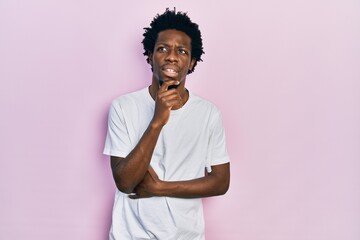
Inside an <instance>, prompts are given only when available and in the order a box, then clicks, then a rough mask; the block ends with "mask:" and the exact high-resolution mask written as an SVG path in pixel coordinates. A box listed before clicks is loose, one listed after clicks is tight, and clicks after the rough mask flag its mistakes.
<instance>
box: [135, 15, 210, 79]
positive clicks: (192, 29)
mask: <svg viewBox="0 0 360 240" xmlns="http://www.w3.org/2000/svg"><path fill="white" fill-rule="evenodd" d="M144 29H145V33H144V34H143V36H144V39H143V41H142V43H143V46H144V50H145V51H144V55H145V56H147V59H146V60H147V62H148V63H149V64H151V56H152V55H153V52H154V48H155V44H156V41H157V39H158V36H159V33H160V32H162V31H165V30H178V31H181V32H183V33H185V34H186V35H187V36H188V37H189V38H190V40H191V59H192V60H193V61H194V64H193V65H192V67H191V68H190V69H189V71H188V74H189V73H192V72H193V71H194V69H195V66H196V64H197V62H199V61H202V59H201V55H202V54H203V53H204V51H203V45H202V38H201V32H200V30H199V26H198V25H197V24H196V23H193V22H192V21H191V20H190V18H189V17H188V16H187V14H186V13H183V12H176V10H175V9H174V10H173V11H171V10H169V9H166V11H165V12H164V13H163V14H161V15H159V14H158V15H156V16H155V18H154V19H153V21H152V22H151V24H150V27H148V28H144Z"/></svg>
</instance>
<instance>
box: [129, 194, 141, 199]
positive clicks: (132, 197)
mask: <svg viewBox="0 0 360 240" xmlns="http://www.w3.org/2000/svg"><path fill="white" fill-rule="evenodd" d="M128 198H130V199H138V198H140V197H139V195H137V194H136V193H131V194H129V195H128Z"/></svg>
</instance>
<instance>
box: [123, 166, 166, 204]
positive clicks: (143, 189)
mask: <svg viewBox="0 0 360 240" xmlns="http://www.w3.org/2000/svg"><path fill="white" fill-rule="evenodd" d="M160 184H161V180H160V179H159V177H158V175H157V174H156V173H155V171H154V169H153V168H152V167H151V166H149V169H148V171H147V173H146V175H145V177H144V179H143V180H142V181H141V182H140V183H139V184H138V185H137V186H136V188H135V191H134V193H133V194H130V195H129V198H131V199H138V198H149V197H154V196H155V192H156V189H158V188H159V185H160Z"/></svg>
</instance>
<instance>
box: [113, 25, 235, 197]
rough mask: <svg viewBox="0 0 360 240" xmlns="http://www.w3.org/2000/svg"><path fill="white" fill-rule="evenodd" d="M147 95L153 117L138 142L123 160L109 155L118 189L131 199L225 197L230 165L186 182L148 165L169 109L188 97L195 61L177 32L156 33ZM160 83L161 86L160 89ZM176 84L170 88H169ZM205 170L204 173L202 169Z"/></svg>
mask: <svg viewBox="0 0 360 240" xmlns="http://www.w3.org/2000/svg"><path fill="white" fill-rule="evenodd" d="M149 56H150V64H151V65H152V68H153V76H152V83H151V85H150V87H149V92H150V95H151V96H152V98H153V99H154V100H155V111H154V116H153V118H152V120H151V122H150V123H149V126H148V128H147V129H146V131H145V132H144V134H143V136H142V137H141V139H140V141H139V143H138V144H137V145H136V147H135V148H134V149H133V150H132V151H131V152H130V154H129V155H128V156H126V157H125V158H120V157H114V156H111V168H112V172H113V177H114V180H115V183H116V186H117V188H118V189H119V190H120V191H122V192H124V193H128V194H130V195H129V197H130V198H132V199H136V198H145V197H153V196H168V197H179V198H195V197H196V198H197V197H210V196H216V195H222V194H225V193H226V191H227V190H228V188H229V182H230V166H229V163H226V164H221V165H216V166H212V172H211V173H208V174H206V176H204V177H202V178H198V179H193V180H189V181H176V182H166V181H162V180H160V179H159V178H158V176H157V174H156V173H155V171H154V170H153V169H152V168H151V166H150V160H151V156H152V154H153V151H154V148H155V146H156V142H157V139H158V137H159V134H160V132H161V130H162V128H163V126H165V124H166V123H167V122H168V120H169V117H170V112H171V110H175V109H179V108H181V107H182V106H183V105H184V104H186V101H187V100H188V98H189V93H188V91H187V90H186V88H185V83H186V75H187V73H188V71H189V69H192V67H193V66H194V63H195V59H192V58H191V39H190V37H189V36H188V35H186V34H185V33H183V32H181V31H177V30H165V31H162V32H160V33H159V34H158V38H157V41H156V44H155V47H154V51H153V53H151V54H150V55H149ZM160 82H162V83H163V84H162V85H161V86H160ZM173 85H177V87H176V88H172V89H169V86H173ZM204 171H205V170H204Z"/></svg>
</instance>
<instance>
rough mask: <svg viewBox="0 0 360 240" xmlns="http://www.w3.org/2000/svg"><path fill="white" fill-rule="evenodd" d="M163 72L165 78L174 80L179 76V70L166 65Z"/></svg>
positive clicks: (162, 69)
mask: <svg viewBox="0 0 360 240" xmlns="http://www.w3.org/2000/svg"><path fill="white" fill-rule="evenodd" d="M161 71H162V72H163V73H164V75H165V76H167V77H170V78H174V77H177V76H178V74H179V70H178V69H177V68H176V67H175V66H172V65H165V66H163V67H162V68H161Z"/></svg>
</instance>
